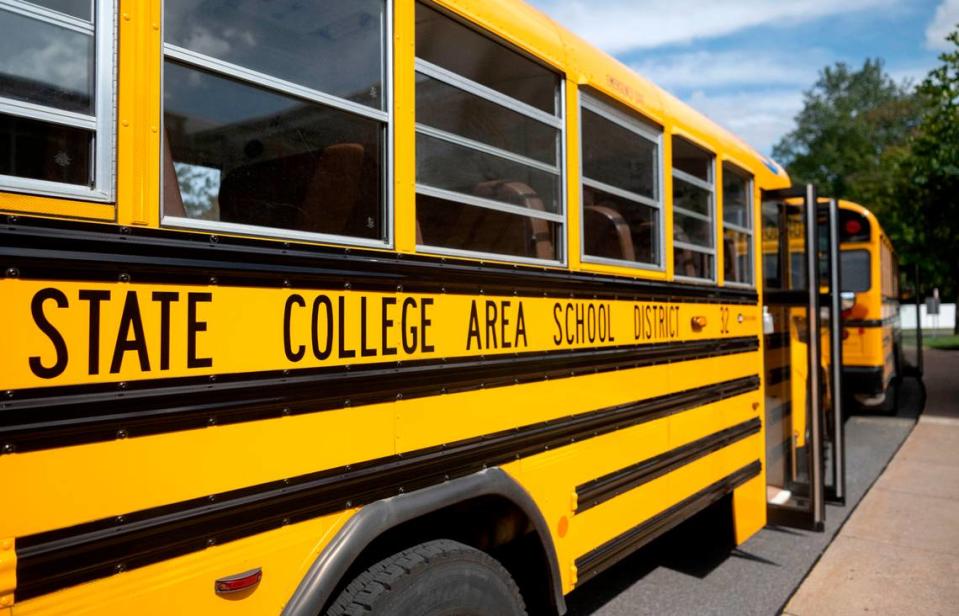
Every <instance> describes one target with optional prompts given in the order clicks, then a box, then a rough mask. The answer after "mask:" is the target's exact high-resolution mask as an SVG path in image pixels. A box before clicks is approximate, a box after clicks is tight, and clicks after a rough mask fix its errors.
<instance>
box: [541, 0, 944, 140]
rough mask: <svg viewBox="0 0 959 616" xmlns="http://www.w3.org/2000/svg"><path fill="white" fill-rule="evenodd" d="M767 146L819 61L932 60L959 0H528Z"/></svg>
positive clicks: (889, 65)
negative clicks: (869, 59) (872, 59)
mask: <svg viewBox="0 0 959 616" xmlns="http://www.w3.org/2000/svg"><path fill="white" fill-rule="evenodd" d="M528 1H530V2H531V3H532V4H533V5H535V6H537V7H539V8H540V9H542V10H544V11H545V12H546V13H548V14H549V15H551V16H552V17H554V18H555V19H557V20H558V21H559V22H560V23H562V24H563V25H564V26H566V27H567V28H570V29H572V30H573V31H575V32H577V33H578V34H580V35H581V36H583V37H584V38H586V39H587V40H589V41H590V42H592V43H593V44H595V45H597V46H599V47H601V48H603V49H605V50H606V51H608V52H610V53H611V54H613V55H614V56H616V57H617V58H619V59H620V60H621V61H623V62H625V63H626V64H628V65H629V66H631V67H633V68H634V69H636V70H637V71H638V72H639V73H641V74H643V75H645V76H646V77H648V78H650V79H652V80H653V81H655V82H656V83H657V84H659V85H660V86H662V87H663V88H666V89H667V90H669V91H670V92H672V93H673V94H676V95H677V96H679V97H680V98H682V99H683V100H685V101H687V102H689V103H690V104H692V105H693V106H694V107H696V108H697V109H698V110H699V111H701V112H703V113H705V114H707V115H708V116H710V117H711V118H713V119H714V120H716V121H717V122H719V123H720V124H722V125H724V126H726V127H727V128H729V129H730V130H732V131H733V132H735V133H737V134H738V135H740V136H741V137H742V138H744V139H745V140H746V141H748V142H749V143H751V144H752V145H753V146H754V147H755V148H757V149H758V150H760V151H761V152H763V153H765V154H769V153H770V152H771V150H772V146H773V144H775V143H776V141H778V139H779V138H780V137H781V136H782V135H784V134H785V133H787V132H788V131H789V130H790V129H791V128H792V126H793V118H794V116H795V115H796V113H797V112H798V111H799V110H800V109H801V108H802V95H803V91H804V90H806V89H808V88H809V87H810V86H811V85H812V84H813V83H814V82H815V81H816V78H817V75H818V72H819V70H820V69H821V68H822V67H824V66H826V65H829V64H832V63H834V62H838V61H843V62H847V63H849V64H850V65H853V66H856V67H859V66H861V65H862V63H863V61H864V60H865V59H866V58H875V57H879V58H883V59H884V60H885V61H886V70H887V71H888V72H889V73H890V74H891V75H892V76H893V77H895V78H896V79H897V80H903V79H912V80H919V79H921V78H922V77H923V76H924V75H925V74H926V72H927V71H928V70H929V69H930V68H932V67H933V66H935V65H936V63H937V61H936V57H937V55H938V53H939V52H940V51H941V50H943V49H945V43H944V41H943V39H944V37H945V35H946V34H947V33H948V32H949V30H950V28H951V27H952V26H954V25H955V24H956V23H957V22H959V0H898V1H897V0H713V1H708V0H528Z"/></svg>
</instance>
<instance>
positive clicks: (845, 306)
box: [839, 291, 856, 312]
mask: <svg viewBox="0 0 959 616" xmlns="http://www.w3.org/2000/svg"><path fill="white" fill-rule="evenodd" d="M855 305H856V294H855V293H853V292H852V291H843V292H842V293H840V294H839V309H840V310H842V311H843V312H845V311H847V310H852V307H853V306H855Z"/></svg>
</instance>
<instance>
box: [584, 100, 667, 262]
mask: <svg viewBox="0 0 959 616" xmlns="http://www.w3.org/2000/svg"><path fill="white" fill-rule="evenodd" d="M577 94H578V99H579V100H578V104H577V106H576V109H577V113H578V114H579V118H578V122H579V220H580V224H579V258H580V261H582V262H583V263H589V264H595V265H612V266H615V267H627V268H629V269H634V270H642V271H647V272H665V271H666V203H665V198H664V193H665V179H666V174H665V167H664V157H663V145H664V143H663V139H664V136H665V131H664V130H660V131H659V133H658V134H656V133H655V132H654V131H653V130H652V126H645V125H644V124H643V122H642V121H641V120H638V119H636V118H634V117H632V116H630V115H629V114H626V113H623V112H622V111H620V110H618V109H616V108H614V107H612V106H611V105H609V104H607V103H605V102H603V101H602V100H601V99H600V98H598V97H597V96H594V95H591V94H590V93H589V92H585V91H583V90H582V89H579V90H577ZM583 109H586V110H587V111H590V112H592V113H595V114H596V115H598V116H600V117H602V118H604V119H606V120H608V121H610V122H612V123H613V124H616V125H617V126H619V127H620V128H623V129H624V130H628V131H629V132H631V133H633V134H635V135H637V136H639V137H640V138H642V139H646V140H647V141H651V142H653V143H654V144H656V162H657V165H658V169H657V171H656V173H655V175H654V180H655V182H656V192H657V195H658V197H659V199H658V200H656V199H652V198H650V197H647V196H645V195H640V194H638V193H634V192H631V191H628V190H624V189H622V188H617V187H615V186H610V185H609V184H605V183H603V182H599V181H597V180H591V179H589V178H587V177H586V174H585V173H584V171H583V159H584V156H583V147H584V140H583ZM637 115H641V114H637ZM649 122H650V124H652V123H653V122H652V120H650V121H649ZM586 187H589V188H593V189H595V190H600V191H603V192H607V193H609V194H611V195H613V196H615V197H620V198H622V199H626V200H628V201H632V202H633V203H638V204H640V205H644V206H646V207H650V208H653V209H654V210H656V212H657V216H658V217H659V219H658V225H657V226H658V227H659V234H658V238H657V239H658V242H657V244H658V246H657V251H656V252H657V254H656V256H657V258H658V260H659V263H658V264H655V263H644V262H642V261H627V260H626V259H609V258H607V257H597V256H593V255H589V254H587V253H586V225H585V224H583V221H584V220H585V216H586V205H585V199H584V188H586Z"/></svg>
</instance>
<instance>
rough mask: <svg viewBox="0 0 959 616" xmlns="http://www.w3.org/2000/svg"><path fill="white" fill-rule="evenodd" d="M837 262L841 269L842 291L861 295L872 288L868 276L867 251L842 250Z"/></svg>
mask: <svg viewBox="0 0 959 616" xmlns="http://www.w3.org/2000/svg"><path fill="white" fill-rule="evenodd" d="M839 261H840V263H841V267H842V269H841V270H840V272H841V275H842V290H843V291H854V292H856V293H863V292H865V291H868V290H869V288H870V287H871V286H872V281H871V279H870V275H869V269H870V263H869V251H867V250H843V251H842V252H841V253H840V256H839Z"/></svg>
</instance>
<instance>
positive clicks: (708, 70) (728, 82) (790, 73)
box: [631, 50, 829, 91]
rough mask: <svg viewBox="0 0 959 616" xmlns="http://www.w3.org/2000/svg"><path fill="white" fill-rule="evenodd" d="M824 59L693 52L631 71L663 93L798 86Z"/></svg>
mask: <svg viewBox="0 0 959 616" xmlns="http://www.w3.org/2000/svg"><path fill="white" fill-rule="evenodd" d="M828 60H829V59H828V58H827V57H825V56H824V55H823V54H821V53H818V52H815V51H813V52H807V53H805V54H803V55H802V56H797V55H796V54H770V53H762V54H758V53H756V52H754V51H740V50H735V51H723V52H710V51H696V52H690V53H679V54H670V55H668V56H664V57H659V58H650V59H648V60H643V61H641V62H634V63H633V64H632V65H631V68H632V69H634V70H635V71H636V72H638V73H639V74H641V75H643V76H644V77H646V78H648V79H650V80H652V81H653V82H655V83H656V84H657V85H659V86H661V87H663V88H666V89H667V90H673V91H675V90H678V89H691V88H702V89H710V88H715V87H730V86H750V85H765V86H778V85H800V84H811V83H812V82H813V81H815V80H816V77H817V75H818V71H819V68H820V67H821V66H823V65H824V64H826V63H828Z"/></svg>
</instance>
